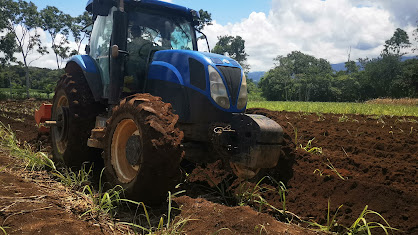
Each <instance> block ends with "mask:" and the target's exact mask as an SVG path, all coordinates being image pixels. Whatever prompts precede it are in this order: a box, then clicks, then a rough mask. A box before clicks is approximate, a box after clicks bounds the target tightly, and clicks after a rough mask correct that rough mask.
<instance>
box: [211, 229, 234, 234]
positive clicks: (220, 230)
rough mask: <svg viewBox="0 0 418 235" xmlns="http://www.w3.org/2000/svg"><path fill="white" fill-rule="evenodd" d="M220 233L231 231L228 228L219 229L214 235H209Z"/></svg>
mask: <svg viewBox="0 0 418 235" xmlns="http://www.w3.org/2000/svg"><path fill="white" fill-rule="evenodd" d="M222 231H230V232H231V233H232V230H231V229H229V228H221V229H218V230H217V231H215V232H214V233H212V234H211V235H218V234H219V233H220V232H222Z"/></svg>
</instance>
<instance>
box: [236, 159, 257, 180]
mask: <svg viewBox="0 0 418 235" xmlns="http://www.w3.org/2000/svg"><path fill="white" fill-rule="evenodd" d="M229 165H230V166H231V169H232V172H234V174H235V175H236V176H238V177H239V178H243V179H251V178H253V177H254V176H256V175H257V174H258V172H259V171H260V168H256V169H252V168H249V167H246V166H244V165H241V164H239V163H233V162H229Z"/></svg>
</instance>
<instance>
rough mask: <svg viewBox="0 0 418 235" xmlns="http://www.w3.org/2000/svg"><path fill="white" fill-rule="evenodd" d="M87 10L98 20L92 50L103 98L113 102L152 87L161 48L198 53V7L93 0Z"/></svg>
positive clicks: (148, 0)
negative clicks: (152, 67)
mask: <svg viewBox="0 0 418 235" xmlns="http://www.w3.org/2000/svg"><path fill="white" fill-rule="evenodd" d="M86 10H88V11H89V12H90V13H92V14H93V17H94V18H95V21H94V26H93V30H92V32H91V37H90V38H91V40H90V45H89V47H88V48H89V49H88V54H89V55H90V57H91V58H92V59H93V60H95V62H96V63H97V65H98V67H99V70H100V74H101V83H102V86H103V87H102V89H103V90H102V92H103V93H102V96H101V98H102V99H109V103H110V104H116V103H117V102H118V101H119V99H120V98H121V97H120V96H122V97H123V96H127V95H130V94H135V93H143V92H146V91H147V89H146V85H147V78H148V69H149V68H150V66H149V65H150V63H151V62H152V60H153V56H154V54H155V53H156V52H157V51H163V50H190V51H197V42H196V33H195V30H194V24H195V22H196V21H195V20H196V17H198V13H197V12H196V11H194V10H191V9H188V8H185V7H180V6H177V5H174V4H170V3H166V2H160V1H154V0H144V1H126V0H125V1H120V2H119V3H116V2H114V1H108V2H107V1H93V0H90V1H89V2H88V4H87V7H86ZM109 55H110V56H109ZM112 73H113V74H112ZM112 78H113V79H112ZM115 87H117V88H115ZM120 91H121V92H122V94H120Z"/></svg>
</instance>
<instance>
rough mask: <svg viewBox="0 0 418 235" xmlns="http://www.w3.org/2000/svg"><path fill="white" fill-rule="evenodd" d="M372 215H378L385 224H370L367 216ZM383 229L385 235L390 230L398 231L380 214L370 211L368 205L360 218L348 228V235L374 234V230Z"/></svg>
mask: <svg viewBox="0 0 418 235" xmlns="http://www.w3.org/2000/svg"><path fill="white" fill-rule="evenodd" d="M369 214H372V215H377V216H378V217H379V218H380V219H381V220H383V222H384V224H382V223H379V222H368V221H367V219H366V216H367V215H369ZM379 228H380V229H382V230H383V232H384V234H386V235H388V234H389V232H388V231H389V230H391V231H392V232H393V231H394V230H395V231H398V229H396V228H392V227H391V226H390V225H389V223H388V222H387V221H386V219H385V218H383V216H382V215H380V214H379V213H377V212H375V211H372V210H369V209H368V206H367V205H366V206H365V207H364V209H363V211H362V212H361V213H360V216H359V217H358V218H357V219H356V221H354V223H353V224H352V225H351V226H350V227H349V228H347V235H354V234H372V232H371V231H372V229H379ZM380 234H382V233H380Z"/></svg>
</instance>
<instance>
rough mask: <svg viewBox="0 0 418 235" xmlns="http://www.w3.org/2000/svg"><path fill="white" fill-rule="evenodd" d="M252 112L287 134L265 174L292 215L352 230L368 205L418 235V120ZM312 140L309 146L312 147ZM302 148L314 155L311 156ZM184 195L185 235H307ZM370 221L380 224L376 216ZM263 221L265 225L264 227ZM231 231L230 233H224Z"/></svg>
mask: <svg viewBox="0 0 418 235" xmlns="http://www.w3.org/2000/svg"><path fill="white" fill-rule="evenodd" d="M38 103H40V102H38ZM38 103H36V104H34V103H33V102H28V101H25V102H20V103H16V104H13V103H11V102H8V103H7V104H5V103H4V102H3V103H0V105H4V106H6V105H7V106H8V105H11V106H13V105H20V106H22V107H26V109H28V108H31V107H32V106H37V105H38ZM248 112H249V113H258V114H263V115H266V116H268V117H270V118H272V119H273V120H275V121H276V122H278V123H279V124H280V125H282V127H283V128H284V130H285V146H284V148H283V150H284V152H285V156H283V157H282V158H281V160H280V162H279V165H278V166H277V167H276V168H274V169H268V170H262V171H261V172H260V173H261V176H263V175H270V176H271V177H272V178H274V179H275V180H277V181H282V182H283V183H284V184H285V185H286V187H287V195H286V209H287V210H288V211H290V212H292V213H294V214H296V215H298V216H299V217H300V218H302V219H303V220H305V221H307V220H309V219H312V220H314V221H316V222H318V223H320V224H326V214H327V207H328V202H329V203H330V205H331V213H332V214H333V213H334V212H335V211H336V209H337V208H338V207H339V206H340V205H343V206H342V207H341V209H340V210H339V212H338V214H337V217H336V220H337V222H338V224H340V225H342V226H345V227H349V226H350V225H351V224H352V223H353V222H354V221H355V220H356V219H357V217H358V216H359V214H360V213H361V212H362V210H363V209H364V207H365V206H366V205H367V206H368V209H370V210H373V211H376V212H378V213H380V214H381V215H382V216H383V217H384V218H385V219H386V220H387V221H388V222H389V224H390V225H391V226H392V227H395V228H398V229H400V230H402V231H404V232H405V233H402V234H418V220H417V219H416V212H417V211H418V184H417V182H416V180H417V179H418V177H417V176H418V175H417V171H418V118H416V117H396V116H395V117H388V116H384V117H377V116H376V117H375V116H363V115H335V114H309V113H292V112H274V111H270V110H265V109H251V110H249V111H248ZM0 121H1V122H3V123H4V124H6V125H8V124H10V125H11V127H12V129H13V131H14V132H15V133H16V135H17V137H18V138H19V139H21V140H22V141H27V142H29V143H32V144H36V145H37V146H39V148H40V146H45V144H46V146H48V138H47V137H46V136H40V137H39V136H38V134H37V128H36V126H35V124H34V120H33V117H32V115H31V114H29V113H27V112H19V111H15V110H13V111H4V110H3V111H1V112H0ZM39 140H41V141H42V143H40V142H39ZM310 140H311V146H308V147H307V144H308V141H310ZM301 147H302V148H306V150H312V152H311V153H308V152H307V151H306V150H304V149H302V148H301ZM312 147H317V148H321V149H322V153H321V154H320V153H315V151H314V150H315V149H312ZM317 152H318V151H317ZM215 165H216V164H215ZM333 169H334V170H333ZM210 172H212V173H213V174H215V175H213V176H211V177H213V178H214V179H216V178H217V177H218V178H220V179H223V178H226V177H229V176H227V174H225V172H224V171H222V170H211V171H210ZM261 176H260V177H258V178H256V179H254V180H253V182H256V181H257V180H258V179H260V178H261ZM193 178H195V179H196V180H197V181H199V177H197V176H194V175H193V174H192V175H191V176H190V181H193V180H192V179H193ZM213 182H216V183H219V182H221V181H216V180H215V181H213ZM238 183H239V182H238ZM235 184H237V183H236V182H235ZM185 187H186V188H187V192H186V195H188V196H190V197H195V199H193V198H190V197H181V198H179V199H177V203H178V205H179V206H182V209H183V210H182V213H181V215H182V216H184V217H190V218H191V219H198V220H196V221H189V222H188V223H187V225H186V227H185V231H186V232H187V233H188V234H202V232H203V233H211V232H216V231H220V232H221V234H224V233H225V234H231V233H235V234H253V233H254V229H255V228H256V227H257V228H261V227H262V228H264V227H266V228H269V229H270V230H269V229H267V231H269V232H270V234H280V232H282V233H284V234H286V233H287V234H289V233H290V234H306V231H305V230H303V229H302V230H300V229H299V228H296V230H286V229H289V228H291V229H293V226H290V227H289V226H288V225H283V224H281V223H280V225H278V226H281V227H280V228H278V229H276V228H275V226H276V224H273V222H271V220H272V219H273V221H276V220H275V219H274V217H271V216H270V215H268V214H265V213H257V212H255V211H253V210H251V209H250V208H249V207H244V208H241V207H226V206H224V205H220V204H216V203H212V202H208V201H207V200H205V199H201V198H198V197H205V198H209V197H211V196H208V195H200V191H199V190H200V188H201V187H200V186H199V183H196V184H193V183H191V184H189V185H187V186H185ZM194 189H196V190H195V191H193V190H194ZM263 197H265V198H266V199H267V200H268V202H269V203H270V204H272V205H273V206H275V207H276V208H282V203H281V201H280V197H279V195H277V194H272V193H265V194H264V195H263ZM215 201H216V200H215ZM266 212H268V211H266ZM45 216H49V215H48V214H45ZM369 216H370V217H369ZM3 219H5V217H3ZM366 219H368V221H378V222H383V221H380V220H379V218H376V217H375V216H371V215H368V216H367V217H366ZM262 221H265V223H263V224H261V222H262ZM255 223H256V224H255ZM266 225H269V226H266ZM260 226H261V227H260ZM263 226H264V227H263ZM283 226H284V227H283ZM226 227H228V228H230V229H229V230H220V229H222V228H226ZM298 229H299V230H298ZM250 230H251V231H250ZM204 231H206V232H204ZM379 232H382V231H378V230H376V234H379ZM257 234H258V233H257Z"/></svg>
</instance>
